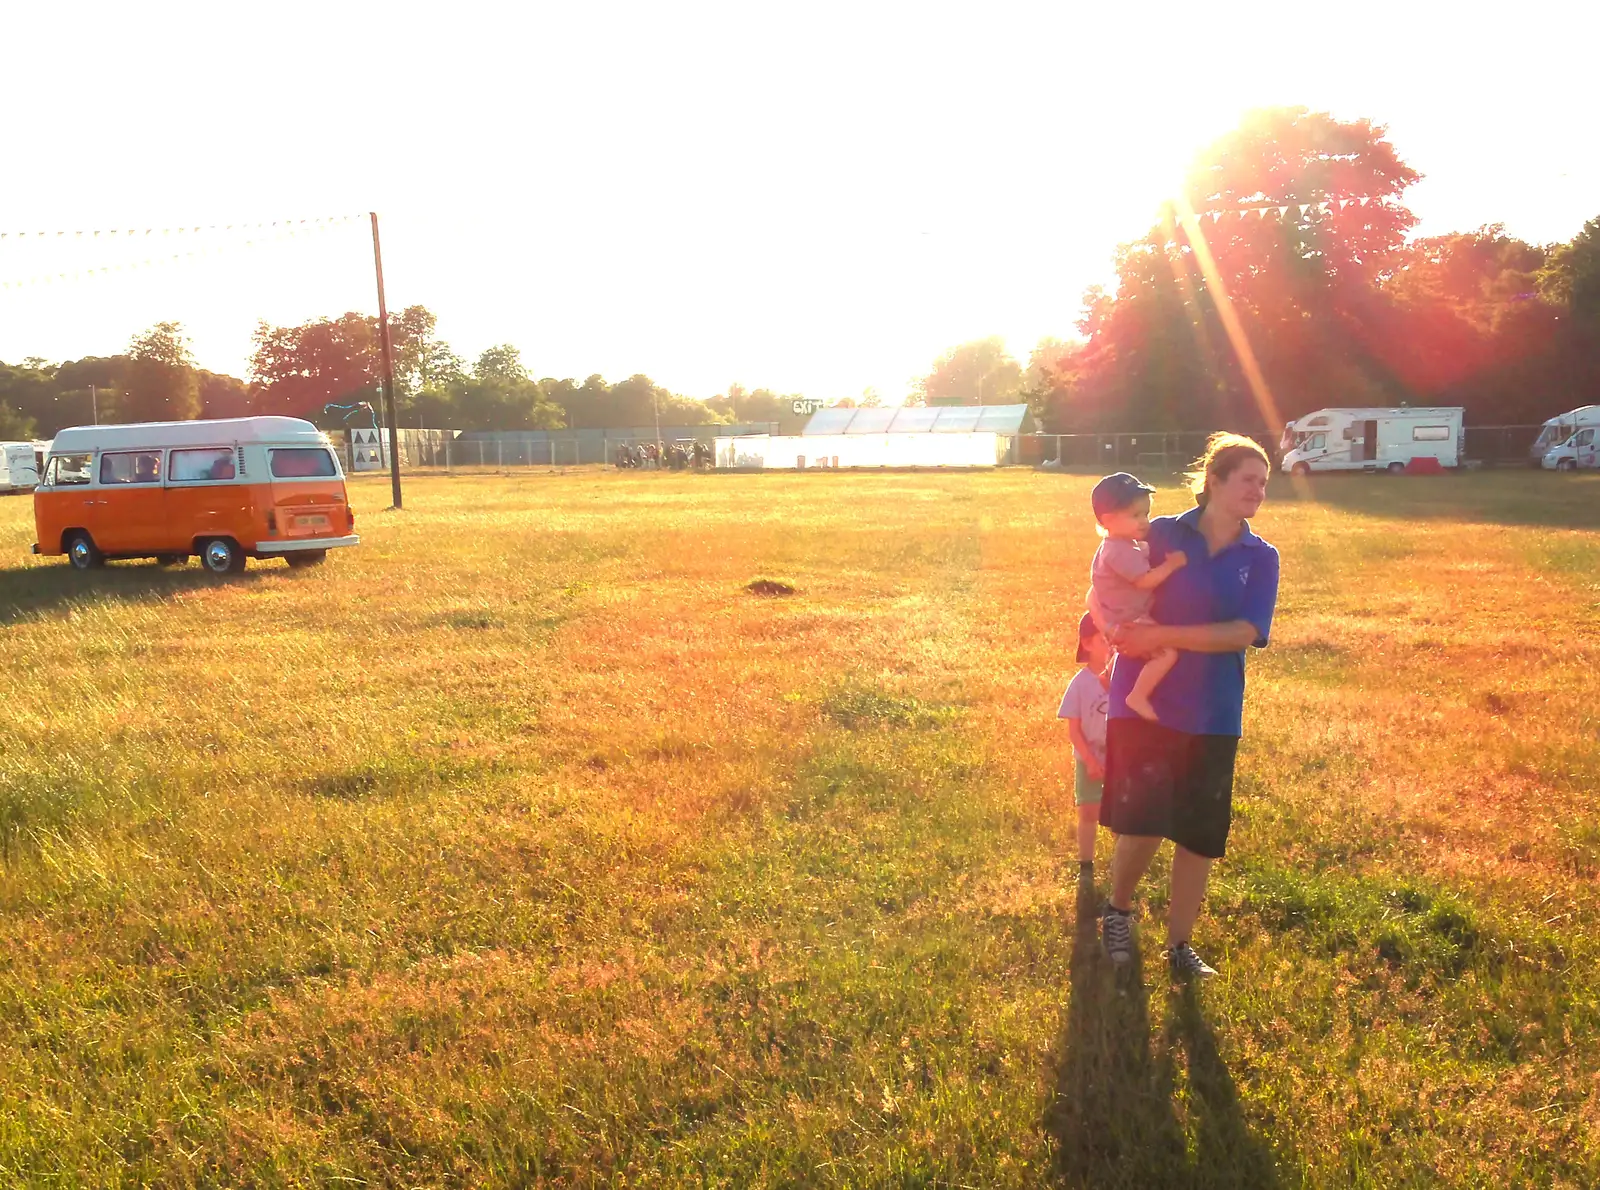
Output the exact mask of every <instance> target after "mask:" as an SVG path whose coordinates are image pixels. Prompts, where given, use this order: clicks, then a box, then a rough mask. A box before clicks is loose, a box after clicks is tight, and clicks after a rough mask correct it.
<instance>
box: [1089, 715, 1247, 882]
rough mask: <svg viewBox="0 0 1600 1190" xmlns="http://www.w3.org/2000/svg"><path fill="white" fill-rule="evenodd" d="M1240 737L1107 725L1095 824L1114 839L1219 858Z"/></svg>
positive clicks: (1142, 724) (1133, 722) (1143, 724)
mask: <svg viewBox="0 0 1600 1190" xmlns="http://www.w3.org/2000/svg"><path fill="white" fill-rule="evenodd" d="M1238 751H1239V737H1238V736H1231V735H1190V734H1189V733H1188V732H1183V731H1174V730H1173V729H1172V728H1170V727H1163V726H1161V724H1159V723H1151V722H1149V721H1147V720H1144V719H1112V720H1111V721H1110V722H1108V723H1107V724H1106V781H1105V794H1104V796H1103V797H1102V799H1101V803H1100V825H1101V826H1103V827H1105V828H1106V829H1108V830H1111V831H1114V832H1116V833H1117V834H1119V835H1145V836H1148V837H1152V838H1156V837H1159V838H1162V839H1171V840H1172V841H1173V842H1174V843H1176V844H1178V846H1180V847H1186V848H1188V849H1189V850H1190V851H1192V852H1194V853H1195V854H1196V855H1203V856H1206V857H1207V858H1209V859H1220V858H1221V857H1222V855H1223V853H1224V852H1225V851H1226V850H1227V847H1228V828H1229V826H1231V825H1232V823H1233V761H1234V757H1235V756H1236V755H1237V753H1238Z"/></svg>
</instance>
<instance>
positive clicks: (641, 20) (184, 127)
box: [0, 0, 1600, 401]
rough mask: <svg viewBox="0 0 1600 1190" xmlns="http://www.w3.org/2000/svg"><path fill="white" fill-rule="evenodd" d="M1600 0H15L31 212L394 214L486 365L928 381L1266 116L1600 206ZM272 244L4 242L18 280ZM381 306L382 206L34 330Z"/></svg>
mask: <svg viewBox="0 0 1600 1190" xmlns="http://www.w3.org/2000/svg"><path fill="white" fill-rule="evenodd" d="M1596 13H1597V8H1596V6H1594V5H1590V4H1575V3H1572V2H1571V0H1521V2H1519V3H1518V4H1517V5H1515V6H1514V7H1511V6H1507V5H1505V4H1498V3H1497V4H1495V5H1494V6H1493V7H1488V6H1485V7H1484V8H1483V9H1482V11H1474V8H1473V6H1472V5H1471V4H1466V3H1453V4H1437V5H1436V4H1419V3H1408V2H1407V0H1383V2H1381V3H1371V2H1368V0H1335V2H1333V3H1320V4H1303V3H1254V4H1252V3H1249V2H1247V0H1228V2H1226V3H1210V4H1205V3H1187V4H1181V5H1179V4H1173V5H1167V4H1139V3H1127V4H1118V3H1107V2H1105V0H1095V2H1094V3H1086V4H1085V3H1062V2H1060V0H1056V2H1054V3H1044V4H998V3H989V4H983V5H978V4H972V3H968V4H962V5H945V4H934V3H928V2H925V0H924V2H921V3H915V4H904V5H887V4H884V5H874V4H870V3H865V2H862V0H852V2H850V3H845V4H833V3H818V2H816V0H808V2H807V3H805V4H799V3H792V4H788V5H784V6H779V5H775V4H763V3H750V2H749V0H744V2H741V3H731V4H726V5H709V4H696V3H691V2H689V0H678V2H676V3H671V4H663V3H659V2H658V0H657V2H651V3H639V4H616V3H597V2H594V0H586V2H584V3H560V4H554V3H548V2H546V3H534V4H529V5H508V4H502V3H495V4H479V3H462V2H457V3H452V4H437V5H427V6H418V7H415V8H409V9H407V8H402V7H400V6H389V7H383V6H374V5H372V4H361V5H356V4H349V3H342V2H340V0H319V2H317V3H305V2H303V0H280V2H278V3H274V4H271V5H257V4H252V5H233V4H216V3H214V2H208V3H205V4H195V5H180V4H172V3H160V2H159V0H152V2H151V3H146V4H138V5H130V4H125V3H119V4H114V5H113V4H105V5H101V6H89V5H49V4H28V5H21V4H18V5H12V6H9V7H8V9H7V10H6V14H5V20H4V27H5V42H6V66H5V71H4V73H3V74H0V112H4V114H5V115H4V119H3V120H0V153H3V159H4V161H5V163H6V168H5V179H6V180H5V185H4V187H3V189H0V231H10V232H15V231H19V230H28V231H40V230H50V231H55V230H58V229H65V230H68V231H74V230H78V229H93V228H113V227H114V228H139V229H141V230H142V229H143V228H145V227H175V226H178V225H189V226H193V225H196V224H201V225H203V224H210V223H237V222H242V221H246V220H259V219H267V220H270V219H281V218H289V217H293V218H301V217H314V216H327V215H338V214H345V213H355V212H362V211H366V210H368V209H375V210H377V211H378V212H379V215H380V218H381V220H382V230H383V239H384V265H385V272H386V274H387V281H388V299H389V307H390V309H391V310H396V309H399V308H401V307H403V306H406V305H408V304H410V303H413V302H421V303H423V304H425V305H427V306H428V307H429V308H430V309H432V310H433V311H434V312H435V313H436V314H438V316H439V328H440V331H441V333H442V334H443V335H444V336H445V338H447V339H448V340H449V341H450V342H451V343H452V345H453V346H454V347H455V348H456V350H457V351H458V352H460V353H461V354H462V355H463V356H465V357H466V358H468V359H469V360H470V359H472V358H473V357H475V356H476V354H477V353H478V352H479V351H480V350H482V349H483V348H485V347H487V346H490V345H491V344H494V343H499V342H503V341H504V342H511V343H515V344H516V345H517V346H518V347H520V348H521V349H522V352H523V356H524V358H525V360H526V361H527V362H528V364H529V365H530V367H531V369H532V370H533V372H534V374H535V375H541V376H573V377H577V378H580V379H581V378H582V377H584V376H586V375H588V374H589V373H591V372H599V373H601V374H602V375H604V376H605V377H606V378H607V379H609V380H616V379H620V378H622V377H624V376H627V375H629V374H631V373H633V372H640V371H642V372H646V373H648V374H649V375H650V376H651V377H653V378H654V379H655V380H657V381H658V382H660V383H662V384H665V385H667V386H668V387H669V388H671V389H674V390H676V391H679V392H684V393H687V394H690V395H694V396H709V395H711V394H713V393H716V392H719V391H721V390H722V389H723V388H725V387H726V386H727V384H728V383H729V382H731V381H739V382H741V383H743V384H744V385H745V386H747V387H750V388H754V387H758V386H765V387H770V388H774V389H777V390H779V391H783V392H792V391H800V392H804V393H806V394H808V395H812V396H820V397H825V398H836V397H842V396H854V395H857V394H859V393H860V392H861V391H862V389H864V388H866V387H868V386H872V387H875V388H877V389H878V390H879V391H880V392H881V393H882V395H883V397H884V398H885V399H886V400H889V401H895V400H899V399H900V397H901V396H902V395H903V394H904V392H905V391H906V388H907V386H908V383H909V381H910V379H911V378H912V377H913V376H915V375H918V374H920V373H925V372H926V371H927V369H928V367H929V365H930V364H931V363H932V361H933V359H934V358H935V357H936V356H937V355H938V354H939V353H940V352H942V351H943V350H945V349H947V348H948V347H950V346H953V345H954V344H956V343H958V342H961V341H963V340H966V339H971V338H975V337H980V336H983V335H989V334H1000V335H1004V336H1005V338H1006V340H1007V342H1008V343H1009V345H1010V347H1011V350H1012V351H1013V352H1014V353H1015V354H1016V355H1017V356H1018V357H1019V358H1020V359H1023V360H1026V358H1027V353H1028V351H1029V349H1030V348H1031V347H1032V346H1033V344H1034V343H1035V342H1036V341H1037V340H1038V339H1039V338H1040V337H1041V336H1043V335H1057V336H1063V337H1065V336H1068V335H1070V334H1071V333H1072V325H1073V321H1074V320H1075V318H1076V317H1077V316H1078V313H1079V306H1080V298H1081V297H1082V294H1083V290H1084V288H1085V286H1087V285H1089V284H1091V283H1093V282H1097V281H1105V280H1107V279H1108V277H1109V273H1110V262H1111V254H1112V251H1113V249H1114V247H1115V245H1116V244H1117V243H1118V242H1120V241H1124V240H1128V239H1131V238H1133V237H1135V236H1138V235H1139V234H1141V233H1142V232H1143V231H1144V230H1145V229H1147V228H1148V227H1149V226H1150V224H1151V222H1152V221H1153V219H1154V216H1155V212H1156V209H1157V206H1158V204H1159V203H1160V201H1161V200H1162V198H1163V197H1164V196H1165V195H1166V194H1168V193H1169V192H1170V191H1171V190H1172V188H1173V186H1174V185H1175V183H1176V181H1177V179H1179V178H1181V177H1182V175H1183V172H1184V170H1185V168H1186V166H1187V164H1188V162H1189V161H1190V159H1191V158H1192V157H1193V155H1194V154H1195V152H1196V151H1197V150H1199V149H1200V148H1201V147H1202V146H1203V145H1204V144H1206V143H1207V142H1209V141H1210V140H1212V139H1214V138H1215V137H1217V136H1219V135H1221V134H1223V133H1225V132H1227V131H1228V130H1229V129H1230V128H1231V127H1233V126H1234V125H1235V124H1236V123H1237V121H1238V118H1239V116H1240V115H1241V113H1242V112H1243V111H1245V110H1246V109H1248V108H1250V107H1254V106H1264V105H1273V104H1291V103H1299V104H1305V105H1308V106H1310V107H1312V108H1314V109H1323V110H1330V111H1332V112H1334V113H1335V114H1336V115H1338V116H1341V117H1360V116H1366V117H1370V118H1372V119H1374V120H1376V121H1378V122H1380V123H1383V124H1386V125H1388V127H1389V130H1390V136H1391V139H1392V140H1393V141H1394V142H1395V144H1396V145H1397V147H1398V148H1399V151H1400V153H1401V156H1402V157H1403V158H1404V159H1405V160H1407V161H1408V162H1409V163H1410V164H1411V165H1412V166H1413V167H1415V168H1416V169H1418V170H1420V171H1421V172H1422V173H1423V174H1425V175H1426V179H1425V181H1423V182H1422V183H1421V184H1420V185H1418V186H1417V187H1416V188H1415V189H1414V190H1413V191H1412V192H1411V196H1410V201H1411V205H1412V207H1413V209H1414V210H1415V211H1416V212H1417V213H1418V214H1419V215H1420V216H1422V218H1423V226H1422V228H1421V229H1420V230H1421V231H1422V232H1423V233H1437V232H1442V231H1449V230H1454V229H1468V228H1472V227H1475V226H1477V225H1479V224H1481V223H1485V222H1491V221H1500V222H1504V223H1505V224H1506V225H1507V227H1508V228H1509V230H1510V231H1511V232H1512V233H1514V234H1516V235H1520V236H1523V237H1525V238H1528V239H1531V240H1535V241H1548V240H1555V239H1566V238H1568V237H1570V236H1572V235H1573V234H1575V233H1576V232H1577V231H1578V230H1579V228H1580V227H1581V226H1582V223H1583V221H1584V220H1585V219H1588V218H1592V217H1594V216H1596V215H1600V154H1597V153H1595V152H1594V150H1593V145H1594V133H1593V110H1592V104H1591V103H1590V99H1591V98H1592V73H1593V64H1592V59H1593V46H1594V45H1595V44H1596V35H1597V34H1600V16H1597V15H1596ZM242 238H243V237H241V236H239V235H237V234H235V235H233V236H227V235H212V234H207V235H204V236H202V237H200V238H199V239H198V240H195V242H194V243H191V242H190V240H191V239H193V237H187V238H182V242H178V240H179V239H180V238H179V237H169V238H167V239H166V240H165V241H163V243H164V244H169V245H170V247H163V246H162V244H157V245H156V247H155V248H153V249H151V248H147V247H145V245H144V243H143V242H140V243H135V244H133V245H128V244H126V243H125V242H122V241H111V240H106V239H102V240H99V241H95V240H92V239H91V240H89V241H88V242H87V244H86V246H79V245H78V244H76V243H75V242H74V239H73V237H67V238H66V239H64V240H56V239H55V238H54V237H51V238H50V239H49V240H47V241H43V242H41V241H38V240H37V239H33V240H27V241H23V244H22V245H21V247H18V246H17V244H16V240H15V239H14V238H10V237H8V238H7V239H5V240H0V280H15V279H20V278H23V277H31V276H34V275H36V274H38V273H43V272H58V271H61V270H63V269H65V270H68V271H70V270H71V269H74V268H83V267H88V266H91V265H96V264H103V265H109V264H115V263H119V262H122V261H124V260H131V259H138V260H142V259H144V258H145V257H147V256H149V255H151V254H152V252H154V253H155V254H158V255H163V254H164V255H170V254H171V253H172V252H180V251H188V250H189V249H190V248H192V247H194V246H195V244H200V245H202V246H204V245H218V244H222V243H237V242H238V241H239V240H241V239H242ZM347 309H358V310H367V311H375V309H376V299H375V296H374V288H373V282H372V273H371V244H370V238H369V237H368V236H367V234H366V228H365V225H364V224H363V223H352V224H349V225H346V226H344V227H342V228H340V229H338V230H335V231H332V232H328V233H324V234H322V235H318V236H310V237H297V238H295V239H294V240H282V241H278V242H276V243H273V244H270V245H268V246H257V247H253V248H244V247H236V248H233V249H230V250H227V251H223V252H221V253H218V254H215V255H211V256H206V257H197V258H194V259H185V260H184V261H183V262H180V263H176V264H168V265H165V266H162V267H154V268H142V269H137V270H134V271H130V272H123V273H112V274H111V275H109V276H101V275H96V276H94V277H92V278H84V279H80V280H78V281H75V282H74V281H70V280H69V281H66V282H61V281H57V282H55V283H53V284H49V285H43V284H38V285H30V286H28V287H26V288H22V289H15V288H13V289H0V359H4V360H7V361H10V362H15V361H17V360H19V359H21V358H22V357H23V356H26V355H39V356H44V357H46V358H49V359H52V360H58V359H66V358H76V357H78V356H82V355H87V354H110V353H112V352H115V351H118V350H121V349H123V348H124V347H125V346H126V344H127V341H128V339H129V337H130V336H131V335H132V334H133V333H134V332H135V331H138V330H140V329H142V328H144V327H146V326H148V325H149V324H151V323H153V322H156V321H159V320H163V319H175V320H178V321H181V322H182V323H183V324H184V326H185V327H186V328H187V329H188V331H189V333H190V335H191V336H192V338H193V341H194V346H195V350H196V354H197V355H198V357H199V360H200V362H201V364H202V365H204V366H206V367H209V368H212V369H214V370H217V371H231V372H234V373H236V374H240V375H242V374H243V371H244V367H245V361H246V358H247V357H248V355H249V350H250V333H251V330H252V329H253V327H254V325H255V322H256V320H257V319H258V318H266V319H268V320H270V321H273V322H279V323H292V322H299V321H302V320H304V319H306V318H311V317H316V316H320V315H324V314H328V315H336V314H339V313H341V312H343V311H344V310H347Z"/></svg>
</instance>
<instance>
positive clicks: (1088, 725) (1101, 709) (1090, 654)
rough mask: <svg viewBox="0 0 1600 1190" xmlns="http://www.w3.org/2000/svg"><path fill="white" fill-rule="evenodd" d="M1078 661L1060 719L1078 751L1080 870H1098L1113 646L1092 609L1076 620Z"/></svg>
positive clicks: (1075, 791)
mask: <svg viewBox="0 0 1600 1190" xmlns="http://www.w3.org/2000/svg"><path fill="white" fill-rule="evenodd" d="M1078 664H1079V665H1081V666H1083V668H1082V669H1080V670H1079V671H1078V672H1077V673H1076V674H1075V675H1073V678H1072V681H1071V683H1070V684H1069V685H1068V686H1067V692H1066V693H1065V694H1064V695H1062V696H1061V707H1060V709H1059V710H1057V711H1056V718H1057V719H1065V720H1066V721H1067V732H1068V734H1069V735H1070V736H1071V737H1072V751H1073V753H1074V754H1075V755H1074V765H1073V770H1074V772H1073V776H1074V780H1073V784H1072V800H1073V801H1074V802H1076V803H1077V806H1078V873H1079V875H1080V877H1087V876H1089V875H1090V874H1092V873H1093V871H1094V835H1095V828H1096V827H1097V826H1099V825H1100V794H1101V786H1102V782H1104V781H1105V778H1106V698H1107V694H1106V691H1107V689H1108V688H1109V687H1110V685H1111V674H1110V672H1109V671H1110V669H1111V646H1110V645H1109V644H1107V643H1106V638H1105V637H1104V636H1103V635H1101V632H1100V629H1099V628H1098V627H1096V625H1095V622H1094V617H1093V616H1091V615H1090V614H1089V613H1088V612H1085V613H1084V614H1083V619H1081V620H1079V621H1078Z"/></svg>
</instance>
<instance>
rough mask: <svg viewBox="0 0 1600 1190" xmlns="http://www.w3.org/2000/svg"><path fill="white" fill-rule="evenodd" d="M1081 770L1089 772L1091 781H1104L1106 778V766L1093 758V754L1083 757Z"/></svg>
mask: <svg viewBox="0 0 1600 1190" xmlns="http://www.w3.org/2000/svg"><path fill="white" fill-rule="evenodd" d="M1083 771H1084V772H1086V773H1088V774H1089V780H1091V781H1104V780H1105V779H1106V766H1105V765H1103V764H1101V763H1100V762H1099V761H1098V760H1096V759H1095V757H1094V755H1093V754H1092V753H1091V754H1090V755H1088V756H1086V757H1084V758H1083Z"/></svg>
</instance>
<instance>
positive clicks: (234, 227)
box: [0, 213, 367, 240]
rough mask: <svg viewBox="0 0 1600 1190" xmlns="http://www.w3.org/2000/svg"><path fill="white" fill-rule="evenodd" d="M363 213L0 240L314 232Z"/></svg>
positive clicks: (0, 235)
mask: <svg viewBox="0 0 1600 1190" xmlns="http://www.w3.org/2000/svg"><path fill="white" fill-rule="evenodd" d="M366 217H367V216H366V214H365V213H363V214H360V215H327V216H324V217H322V218H317V219H273V220H271V221H269V222H262V223H206V224H202V225H200V226H198V227H146V228H142V229H141V228H136V227H135V228H120V227H102V228H96V229H90V230H86V231H66V230H62V231H0V240H28V239H39V240H45V239H65V238H67V237H68V236H71V237H72V238H73V239H75V240H77V239H82V238H83V237H85V236H87V237H89V238H90V239H95V238H97V237H99V236H141V237H149V236H175V235H176V236H181V235H201V234H203V233H205V232H212V231H222V232H230V231H265V230H267V229H269V228H297V227H304V228H308V229H310V228H315V227H318V226H326V227H332V226H336V225H338V224H341V223H352V222H354V221H355V220H357V219H365V218H366Z"/></svg>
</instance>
